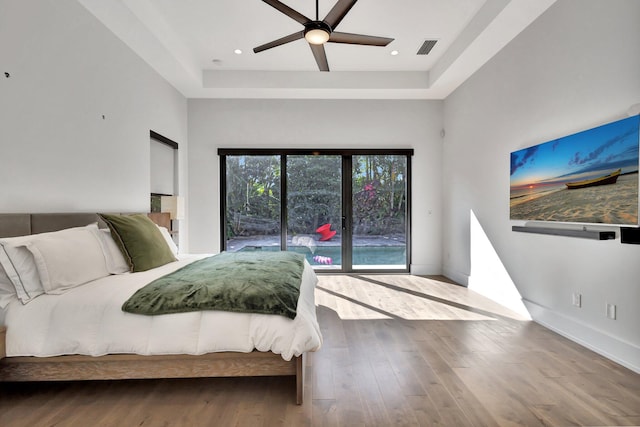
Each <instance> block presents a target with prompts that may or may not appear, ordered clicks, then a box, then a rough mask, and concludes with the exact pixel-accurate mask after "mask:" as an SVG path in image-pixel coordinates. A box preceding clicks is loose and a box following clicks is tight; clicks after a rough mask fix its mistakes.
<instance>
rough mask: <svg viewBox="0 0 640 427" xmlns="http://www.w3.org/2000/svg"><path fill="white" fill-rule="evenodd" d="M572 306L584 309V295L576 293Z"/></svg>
mask: <svg viewBox="0 0 640 427" xmlns="http://www.w3.org/2000/svg"><path fill="white" fill-rule="evenodd" d="M572 304H573V305H574V306H576V307H582V295H581V294H579V293H577V292H574V293H573V300H572Z"/></svg>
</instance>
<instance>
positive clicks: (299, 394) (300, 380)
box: [296, 353, 304, 405]
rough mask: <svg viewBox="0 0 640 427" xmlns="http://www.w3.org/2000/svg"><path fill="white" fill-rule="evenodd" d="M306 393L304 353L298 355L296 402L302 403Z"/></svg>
mask: <svg viewBox="0 0 640 427" xmlns="http://www.w3.org/2000/svg"><path fill="white" fill-rule="evenodd" d="M303 395H304V353H303V354H301V355H300V356H298V357H296V404H298V405H302V401H303Z"/></svg>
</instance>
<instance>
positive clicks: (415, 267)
mask: <svg viewBox="0 0 640 427" xmlns="http://www.w3.org/2000/svg"><path fill="white" fill-rule="evenodd" d="M409 271H410V272H411V274H415V275H416V276H438V275H441V274H442V267H441V266H439V265H429V264H411V266H410V267H409Z"/></svg>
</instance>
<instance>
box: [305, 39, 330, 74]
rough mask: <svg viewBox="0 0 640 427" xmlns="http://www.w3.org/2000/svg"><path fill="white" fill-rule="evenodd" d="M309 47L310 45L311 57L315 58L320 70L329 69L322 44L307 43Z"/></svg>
mask: <svg viewBox="0 0 640 427" xmlns="http://www.w3.org/2000/svg"><path fill="white" fill-rule="evenodd" d="M309 47H311V52H313V57H314V58H316V62H317V63H318V68H319V69H320V71H329V63H328V62H327V54H326V53H325V51H324V45H321V44H311V43H309Z"/></svg>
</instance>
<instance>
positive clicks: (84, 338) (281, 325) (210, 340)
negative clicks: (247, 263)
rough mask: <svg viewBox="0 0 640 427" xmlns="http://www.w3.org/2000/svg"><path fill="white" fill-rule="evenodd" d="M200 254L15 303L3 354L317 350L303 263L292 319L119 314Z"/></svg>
mask: <svg viewBox="0 0 640 427" xmlns="http://www.w3.org/2000/svg"><path fill="white" fill-rule="evenodd" d="M202 257H203V256H193V255H192V256H187V257H184V258H185V259H181V260H180V261H177V262H173V263H170V264H167V265H165V266H162V267H159V268H155V269H153V270H150V271H145V272H141V273H127V274H121V275H112V276H108V277H105V278H102V279H99V280H95V281H93V282H90V283H88V284H86V285H82V286H80V287H77V288H74V289H71V290H69V291H68V292H66V293H64V294H62V295H42V296H40V297H38V298H36V299H34V300H33V301H31V302H29V303H28V304H27V305H22V304H21V303H20V301H18V300H17V299H16V300H15V301H13V302H11V303H10V304H9V305H8V306H7V307H6V308H5V313H3V314H4V317H5V319H4V323H5V325H6V326H7V343H6V347H7V356H42V357H47V356H60V355H66V354H83V355H91V356H102V355H105V354H116V353H134V354H141V355H153V354H192V355H198V354H204V353H211V352H219V351H239V352H250V351H252V350H253V349H254V348H255V349H257V350H260V351H272V352H274V353H277V354H280V355H282V358H283V359H285V360H290V359H291V358H292V357H293V356H299V355H300V354H302V353H304V352H307V351H314V350H317V349H318V348H320V345H321V344H322V335H321V333H320V328H319V326H318V322H317V318H316V309H315V303H314V288H315V284H316V282H317V277H316V275H315V273H314V272H313V269H312V268H311V267H310V266H309V265H308V264H307V263H306V262H305V270H304V273H303V279H302V285H301V288H300V299H299V301H298V309H297V316H296V318H295V319H293V320H291V319H288V318H286V317H284V316H277V315H264V314H247V313H231V312H224V311H200V312H190V313H179V314H165V315H160V316H144V315H139V314H130V313H126V312H123V311H122V309H121V307H122V304H123V303H124V302H125V301H126V300H127V299H128V298H129V297H130V296H131V295H133V293H134V292H135V291H136V290H138V289H139V288H141V287H143V286H144V285H146V284H147V283H149V282H151V281H152V280H154V279H157V278H158V277H161V276H163V275H165V274H167V273H170V272H172V271H174V270H177V269H178V268H180V267H182V266H184V265H186V264H188V263H190V262H193V261H195V260H196V259H200V258H202Z"/></svg>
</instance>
